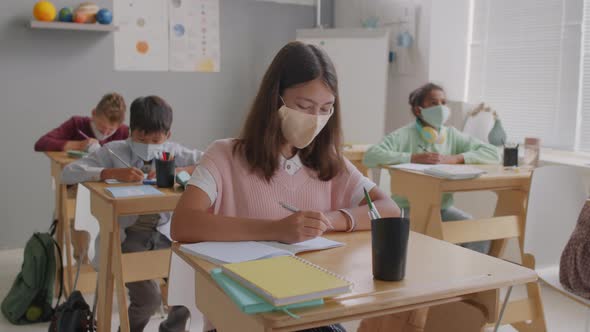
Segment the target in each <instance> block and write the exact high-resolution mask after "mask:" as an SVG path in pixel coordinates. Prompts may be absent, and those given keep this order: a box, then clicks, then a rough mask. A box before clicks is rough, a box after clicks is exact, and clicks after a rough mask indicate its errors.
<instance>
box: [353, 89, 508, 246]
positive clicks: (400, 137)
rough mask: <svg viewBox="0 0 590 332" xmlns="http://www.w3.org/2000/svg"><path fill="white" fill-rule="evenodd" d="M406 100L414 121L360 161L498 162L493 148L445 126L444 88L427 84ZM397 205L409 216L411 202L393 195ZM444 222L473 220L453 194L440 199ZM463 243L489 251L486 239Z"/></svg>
mask: <svg viewBox="0 0 590 332" xmlns="http://www.w3.org/2000/svg"><path fill="white" fill-rule="evenodd" d="M409 103H410V106H411V108H412V113H413V114H414V116H415V117H416V121H414V122H412V123H410V124H408V125H407V126H405V127H402V128H400V129H398V130H396V131H394V132H392V133H390V134H389V135H387V136H385V138H384V139H383V140H382V141H381V142H380V143H379V144H376V145H373V146H372V147H371V148H369V150H368V151H367V153H366V154H365V157H364V160H363V164H365V166H367V167H369V168H375V167H378V166H379V165H395V164H404V163H416V164H433V165H434V164H498V163H499V162H500V154H499V151H498V150H497V148H496V147H494V146H492V145H490V144H486V143H483V142H481V141H480V140H478V139H476V138H473V137H470V136H468V135H466V134H463V133H462V132H460V131H459V130H457V129H456V128H454V127H447V126H445V125H444V124H445V122H446V121H447V120H448V118H449V116H450V110H449V108H448V107H447V106H446V97H445V92H444V89H443V88H442V87H441V86H438V85H436V84H433V83H428V84H425V85H423V86H422V87H420V88H418V89H416V90H414V92H412V93H411V94H410V98H409ZM392 198H393V199H394V200H395V202H396V203H397V205H398V206H399V207H400V208H401V209H404V213H405V214H406V215H409V212H410V211H409V209H410V205H409V203H408V200H407V199H406V198H405V197H401V196H397V195H393V197H392ZM441 207H442V210H441V217H442V220H443V221H457V220H467V219H472V217H471V216H470V215H469V214H467V213H465V212H464V211H461V210H459V209H457V208H455V207H453V195H452V194H449V193H445V194H443V196H442V202H441ZM462 246H464V247H466V248H470V249H472V250H475V251H478V252H482V253H488V252H489V249H490V242H489V241H482V242H473V243H465V244H463V245H462Z"/></svg>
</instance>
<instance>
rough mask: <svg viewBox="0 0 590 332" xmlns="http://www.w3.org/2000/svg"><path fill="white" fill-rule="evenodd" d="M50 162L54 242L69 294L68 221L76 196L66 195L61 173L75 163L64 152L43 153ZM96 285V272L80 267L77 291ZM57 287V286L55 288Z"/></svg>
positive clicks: (74, 209)
mask: <svg viewBox="0 0 590 332" xmlns="http://www.w3.org/2000/svg"><path fill="white" fill-rule="evenodd" d="M45 155H46V156H47V157H48V158H49V160H50V162H51V177H52V178H53V184H54V187H55V188H54V190H55V218H56V219H57V225H56V229H55V233H56V240H57V243H58V244H59V246H60V248H62V251H63V254H64V255H63V257H65V261H64V265H65V268H64V288H65V289H64V290H65V292H66V294H69V293H70V291H71V290H72V287H73V280H74V277H75V276H74V275H75V268H74V267H73V264H72V249H71V248H72V247H71V245H72V234H71V228H70V224H71V223H70V221H71V220H72V218H74V216H75V211H76V196H75V195H71V194H69V193H68V188H67V185H65V184H63V183H61V172H62V171H63V169H64V168H65V167H66V166H67V165H68V164H70V163H72V162H74V161H76V158H71V157H69V156H68V154H67V153H66V152H63V151H51V152H45ZM91 245H92V244H91ZM95 285H96V272H95V271H94V269H93V268H92V267H91V266H90V265H86V264H84V265H82V267H81V269H80V277H79V279H78V285H77V289H78V290H79V291H81V292H82V293H88V292H94V288H95ZM56 287H57V286H56Z"/></svg>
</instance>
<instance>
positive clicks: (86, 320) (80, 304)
mask: <svg viewBox="0 0 590 332" xmlns="http://www.w3.org/2000/svg"><path fill="white" fill-rule="evenodd" d="M94 331H96V328H95V327H94V316H93V314H92V310H90V306H88V303H86V301H85V300H84V297H83V296H82V294H81V293H80V291H77V290H76V291H73V292H72V294H70V296H69V297H68V299H67V300H66V301H65V302H64V303H62V304H61V305H60V306H59V307H57V310H55V314H54V315H53V318H52V319H51V324H50V325H49V332H94Z"/></svg>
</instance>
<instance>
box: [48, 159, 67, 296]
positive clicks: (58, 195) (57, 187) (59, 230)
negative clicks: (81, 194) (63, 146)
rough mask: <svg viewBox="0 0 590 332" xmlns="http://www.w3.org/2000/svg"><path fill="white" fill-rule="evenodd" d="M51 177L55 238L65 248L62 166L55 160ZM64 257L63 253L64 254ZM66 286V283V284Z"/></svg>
mask: <svg viewBox="0 0 590 332" xmlns="http://www.w3.org/2000/svg"><path fill="white" fill-rule="evenodd" d="M51 177H52V181H53V186H54V188H53V189H54V191H55V192H54V195H55V206H54V210H53V213H54V220H57V224H56V225H55V240H56V241H57V244H58V245H59V247H60V248H64V236H65V235H64V232H63V230H64V228H63V216H62V200H63V199H64V198H63V197H62V188H61V187H62V186H61V184H60V179H61V167H60V166H59V164H57V163H56V162H54V161H51ZM62 258H63V255H62ZM60 269H63V264H62V266H60V267H59V269H56V270H55V280H59V275H60ZM64 286H65V285H64ZM58 294H59V283H57V282H56V283H55V295H56V296H57V295H58Z"/></svg>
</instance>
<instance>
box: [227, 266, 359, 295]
mask: <svg viewBox="0 0 590 332" xmlns="http://www.w3.org/2000/svg"><path fill="white" fill-rule="evenodd" d="M221 268H222V270H223V273H225V274H226V275H227V276H229V277H230V278H232V279H234V280H235V281H237V282H239V283H240V284H242V286H244V287H246V288H248V289H250V290H251V291H253V292H254V293H256V294H258V295H260V296H261V297H263V298H265V299H266V300H267V301H268V302H270V303H272V304H273V305H275V306H284V305H288V304H293V303H299V302H303V301H309V300H314V299H320V298H325V297H330V296H336V295H340V294H344V293H348V292H350V291H351V288H352V283H350V282H349V281H347V280H346V279H344V278H343V277H340V276H338V275H336V274H334V273H332V272H329V271H327V270H325V269H323V268H321V267H319V266H317V265H314V264H312V263H310V262H308V261H306V260H304V259H302V258H299V257H295V256H279V257H273V258H267V259H261V260H257V261H248V262H242V263H234V264H225V265H222V266H221Z"/></svg>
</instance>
